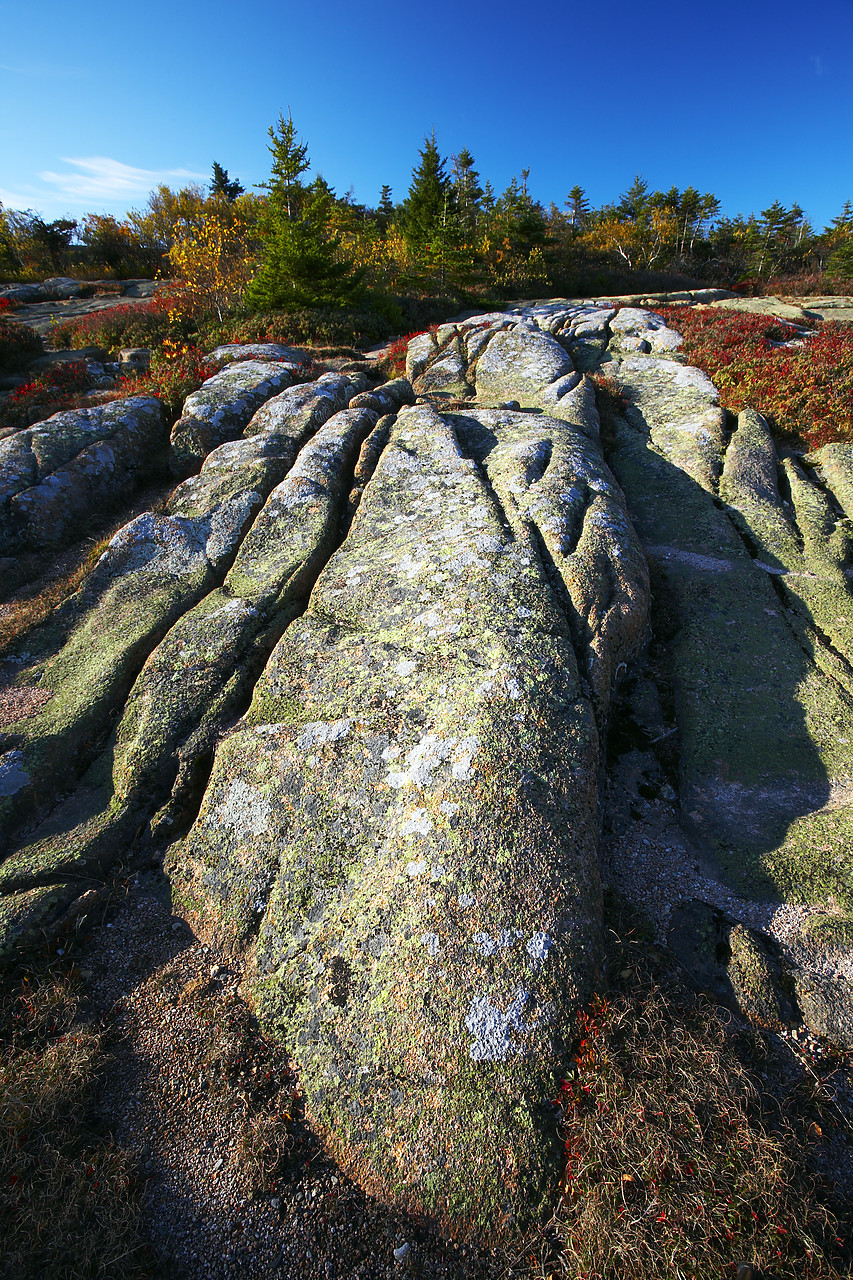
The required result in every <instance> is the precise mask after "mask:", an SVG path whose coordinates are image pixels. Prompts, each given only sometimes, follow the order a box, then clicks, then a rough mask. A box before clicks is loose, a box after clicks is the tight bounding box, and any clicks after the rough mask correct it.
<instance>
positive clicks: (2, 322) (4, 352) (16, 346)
mask: <svg viewBox="0 0 853 1280" xmlns="http://www.w3.org/2000/svg"><path fill="white" fill-rule="evenodd" d="M43 351H44V343H43V342H42V340H41V338H40V337H39V335H38V334H37V333H36V331H35V329H28V328H27V326H26V325H25V324H16V323H15V322H14V321H13V320H9V319H7V318H6V317H5V316H0V373H17V371H18V370H19V369H23V368H24V366H25V365H27V364H29V362H30V361H31V360H35V358H36V356H40V355H41V354H42V353H43Z"/></svg>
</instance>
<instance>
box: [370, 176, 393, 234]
mask: <svg viewBox="0 0 853 1280" xmlns="http://www.w3.org/2000/svg"><path fill="white" fill-rule="evenodd" d="M394 212H395V210H394V201H393V200H392V199H391V188H390V187H389V186H388V185H387V184H386V185H385V186H383V188H382V190H381V191H380V193H379V204H378V205H377V206H376V216H375V218H374V221H375V222H376V225H377V227H378V228H379V234H380V235H382V236H387V234H388V228H389V227H390V226H391V223H392V222H393V221H394Z"/></svg>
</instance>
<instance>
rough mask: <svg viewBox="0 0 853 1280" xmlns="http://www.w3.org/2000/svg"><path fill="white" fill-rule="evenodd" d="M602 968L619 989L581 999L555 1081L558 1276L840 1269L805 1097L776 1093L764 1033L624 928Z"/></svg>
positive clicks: (693, 1277) (700, 1276) (807, 1277)
mask: <svg viewBox="0 0 853 1280" xmlns="http://www.w3.org/2000/svg"><path fill="white" fill-rule="evenodd" d="M608 969H609V971H610V972H611V974H612V975H613V980H612V983H611V988H612V989H611V990H610V992H609V993H608V995H607V997H606V998H601V997H600V998H597V999H596V1000H594V1001H593V1002H592V1004H591V1005H589V1006H588V1007H587V1008H586V1009H585V1010H584V1011H583V1012H582V1014H581V1016H580V1019H579V1026H578V1038H577V1041H576V1043H575V1046H574V1060H573V1069H572V1070H571V1072H570V1073H569V1075H568V1076H567V1078H566V1079H564V1080H562V1081H561V1082H560V1087H559V1097H558V1099H557V1105H558V1106H559V1109H560V1112H561V1114H562V1122H563V1133H564V1140H565V1149H566V1172H565V1176H564V1181H563V1187H562V1191H563V1197H562V1203H561V1205H560V1207H559V1208H558V1210H557V1213H556V1215H555V1221H554V1226H555V1228H556V1232H557V1237H558V1240H559V1243H558V1244H557V1249H558V1251H559V1260H560V1264H561V1270H559V1271H557V1274H563V1275H566V1276H572V1277H575V1278H576V1280H582V1278H583V1280H592V1277H595V1280H617V1277H618V1278H619V1280H623V1278H624V1277H626V1276H630V1277H631V1280H652V1278H653V1277H654V1278H655V1280H657V1278H658V1277H662V1276H667V1277H672V1278H673V1280H675V1278H677V1280H723V1277H727V1276H731V1277H732V1278H733V1280H734V1277H735V1275H736V1274H737V1272H738V1266H739V1265H740V1264H741V1263H747V1264H748V1265H749V1266H751V1267H752V1268H753V1269H754V1270H753V1273H752V1274H755V1275H761V1276H768V1277H769V1276H773V1277H775V1278H776V1280H783V1277H790V1280H832V1278H840V1277H841V1276H844V1275H849V1271H848V1270H847V1265H849V1262H850V1259H849V1258H845V1256H844V1249H845V1247H846V1246H845V1241H844V1239H843V1238H842V1236H843V1232H842V1229H841V1227H840V1226H839V1224H838V1222H837V1220H836V1219H835V1217H834V1215H833V1212H832V1210H831V1208H830V1207H829V1206H828V1204H827V1203H826V1200H825V1197H824V1196H822V1194H821V1190H820V1187H819V1185H818V1184H817V1181H816V1179H815V1178H814V1177H813V1176H812V1175H811V1173H810V1172H809V1169H808V1168H807V1163H806V1155H805V1152H806V1151H807V1150H808V1141H807V1133H808V1126H809V1125H810V1124H811V1126H812V1130H814V1128H815V1122H814V1118H813V1116H814V1113H813V1110H811V1111H810V1109H809V1106H808V1105H804V1104H803V1103H802V1100H800V1101H799V1103H798V1105H797V1106H795V1105H793V1102H792V1099H791V1098H790V1097H789V1098H788V1099H787V1100H786V1101H787V1106H785V1107H783V1106H781V1105H780V1099H779V1098H778V1097H771V1096H770V1095H769V1093H768V1090H767V1085H766V1083H765V1081H766V1080H767V1074H766V1073H767V1058H768V1051H767V1048H766V1045H765V1043H764V1041H763V1039H762V1036H761V1034H760V1033H759V1032H755V1031H752V1030H751V1029H748V1028H746V1027H745V1026H739V1025H738V1024H736V1023H735V1021H734V1019H733V1018H731V1017H730V1015H728V1014H726V1012H725V1011H724V1010H722V1011H721V1010H720V1009H719V1007H718V1006H716V1005H714V1004H713V1003H712V1002H711V1001H710V1000H708V999H706V998H704V997H701V996H696V995H694V994H693V993H692V992H691V991H689V990H687V989H686V988H685V987H684V986H683V985H682V984H681V983H680V982H679V981H678V980H677V979H674V978H673V975H672V974H671V973H670V974H669V975H668V974H667V971H666V965H665V956H664V954H663V953H660V952H658V951H657V950H656V949H655V948H652V947H649V946H647V945H643V944H642V943H641V942H639V941H638V939H637V936H636V935H635V934H632V933H631V932H626V934H625V936H624V937H622V938H620V937H617V936H616V935H615V934H612V935H611V946H610V948H609V956H608ZM759 1072H763V1073H764V1074H763V1076H762V1075H761V1074H759ZM813 1105H814V1104H813V1101H812V1104H811V1106H812V1108H813ZM822 1119H823V1124H824V1126H828V1125H829V1124H830V1123H831V1121H827V1119H826V1118H825V1117H822ZM817 1131H818V1132H820V1128H818V1129H817ZM555 1244H556V1241H555ZM552 1247H553V1246H552ZM544 1273H545V1274H547V1268H546V1269H545V1270H544Z"/></svg>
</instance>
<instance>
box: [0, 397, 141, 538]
mask: <svg viewBox="0 0 853 1280" xmlns="http://www.w3.org/2000/svg"><path fill="white" fill-rule="evenodd" d="M166 438H167V426H166V417H165V414H164V412H163V407H162V405H161V404H160V401H159V400H155V399H153V398H150V397H145V396H134V397H131V398H130V399H127V400H115V401H113V402H112V403H109V404H105V405H97V406H95V407H94V408H91V409H70V410H68V411H66V412H64V413H55V414H54V415H53V417H52V418H48V419H47V420H46V421H45V422H40V423H39V424H38V425H37V426H34V427H28V428H27V429H26V430H24V431H17V432H15V434H14V435H11V436H7V437H6V439H5V440H0V554H3V553H6V554H8V553H10V552H12V551H19V550H34V549H40V548H45V547H61V546H62V545H63V544H64V543H65V542H66V541H67V540H68V538H69V536H70V535H71V533H72V532H73V531H74V530H75V528H76V526H77V525H78V524H79V523H80V522H81V521H83V520H84V519H85V518H86V517H88V516H91V515H92V514H94V513H95V512H97V511H100V510H102V509H103V508H104V507H105V506H108V505H109V504H110V503H113V502H115V501H116V499H117V498H120V497H122V496H123V495H124V494H125V493H127V492H128V491H129V489H130V488H132V486H133V484H134V483H135V481H136V478H137V476H138V474H139V472H140V471H141V470H142V469H143V468H144V467H145V466H146V465H149V466H150V464H151V460H152V457H154V456H156V454H157V453H158V451H161V450H162V449H163V448H164V446H165V444H166Z"/></svg>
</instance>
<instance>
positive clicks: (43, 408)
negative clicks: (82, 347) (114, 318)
mask: <svg viewBox="0 0 853 1280" xmlns="http://www.w3.org/2000/svg"><path fill="white" fill-rule="evenodd" d="M91 390H92V379H91V377H90V376H89V373H88V370H87V368H86V362H85V360H80V361H75V362H74V363H73V364H56V365H53V366H51V367H50V368H47V369H43V370H41V371H40V372H39V373H38V374H36V375H35V376H34V377H32V378H31V379H30V381H29V382H25V383H23V385H22V386H20V387H16V388H15V390H14V391H10V392H9V394H8V395H7V396H6V397H5V398H4V399H3V401H2V402H0V427H6V428H9V427H11V428H13V429H14V430H20V429H21V428H23V427H28V426H31V425H32V424H33V423H34V422H42V421H43V420H44V419H45V418H49V417H50V416H51V414H54V413H58V412H59V411H60V410H62V409H78V408H80V406H81V405H83V404H85V403H86V400H87V398H88V396H89V394H90V393H91Z"/></svg>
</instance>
